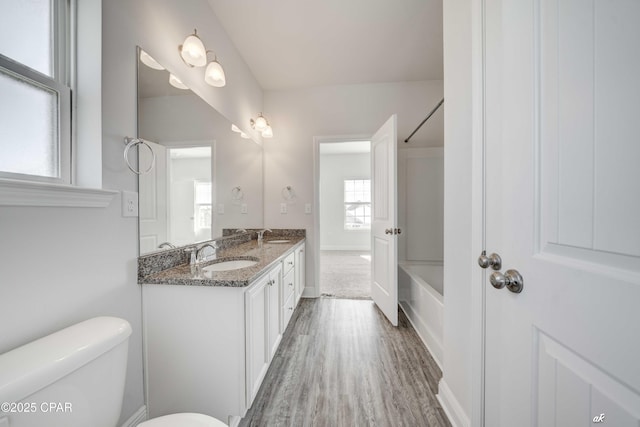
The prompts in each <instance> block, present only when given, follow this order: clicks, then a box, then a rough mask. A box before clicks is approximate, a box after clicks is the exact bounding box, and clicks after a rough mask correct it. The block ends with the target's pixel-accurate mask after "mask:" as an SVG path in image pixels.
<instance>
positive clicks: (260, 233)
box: [258, 228, 273, 243]
mask: <svg viewBox="0 0 640 427" xmlns="http://www.w3.org/2000/svg"><path fill="white" fill-rule="evenodd" d="M267 231H268V232H269V233H273V231H271V229H269V228H265V229H264V230H260V231H258V243H260V242H262V238H263V237H264V233H266V232H267Z"/></svg>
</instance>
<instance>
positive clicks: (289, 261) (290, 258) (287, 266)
mask: <svg viewBox="0 0 640 427" xmlns="http://www.w3.org/2000/svg"><path fill="white" fill-rule="evenodd" d="M295 263H296V254H295V252H291V253H290V254H289V255H287V257H286V258H285V259H284V266H283V267H284V269H283V270H282V271H283V273H284V274H287V273H288V272H289V271H290V270H291V269H293V266H294V264H295Z"/></svg>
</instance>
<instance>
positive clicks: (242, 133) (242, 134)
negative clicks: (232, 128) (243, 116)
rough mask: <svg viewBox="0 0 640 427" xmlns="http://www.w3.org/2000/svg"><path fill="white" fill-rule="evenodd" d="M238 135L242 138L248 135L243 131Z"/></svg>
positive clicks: (247, 137)
mask: <svg viewBox="0 0 640 427" xmlns="http://www.w3.org/2000/svg"><path fill="white" fill-rule="evenodd" d="M240 137H242V138H244V139H249V135H247V134H246V133H244V132H240Z"/></svg>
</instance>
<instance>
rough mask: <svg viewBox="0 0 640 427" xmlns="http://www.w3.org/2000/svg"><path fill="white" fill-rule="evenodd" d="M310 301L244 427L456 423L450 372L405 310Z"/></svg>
mask: <svg viewBox="0 0 640 427" xmlns="http://www.w3.org/2000/svg"><path fill="white" fill-rule="evenodd" d="M399 323H400V324H399V326H398V327H397V328H394V327H393V326H391V324H390V323H389V322H388V321H387V320H386V319H385V318H384V315H383V314H382V313H381V312H380V311H379V310H378V308H377V307H376V306H375V305H374V303H373V302H372V301H367V300H348V299H330V298H319V299H302V300H301V301H300V305H299V307H298V308H297V310H296V312H295V313H294V316H293V318H292V319H291V322H290V324H289V327H288V328H287V330H286V331H285V334H284V336H283V338H282V343H281V344H280V348H279V349H278V351H277V353H276V355H275V357H274V360H273V362H272V363H271V366H270V368H269V371H268V372H267V375H266V377H265V379H264V382H263V384H262V387H261V388H260V391H259V392H258V395H257V396H256V399H255V401H254V403H253V406H252V407H251V408H250V409H249V411H248V412H247V415H246V416H245V418H244V419H243V420H242V421H241V423H240V425H241V426H332V427H334V426H393V427H396V426H412V427H413V426H438V427H439V426H450V425H451V424H450V423H449V421H448V420H447V417H446V415H445V414H444V412H443V410H442V408H441V407H440V404H439V403H438V401H437V399H436V397H435V393H436V392H437V386H438V381H439V380H440V377H441V375H442V373H441V372H440V369H439V368H438V366H437V365H436V364H435V362H434V361H433V359H432V358H431V355H430V354H429V353H428V351H427V350H426V348H425V347H424V345H423V344H422V342H421V341H420V339H419V338H418V336H417V335H416V332H415V331H414V329H413V327H412V326H411V324H410V323H409V322H408V321H407V319H406V317H405V316H404V314H403V313H402V312H400V316H399Z"/></svg>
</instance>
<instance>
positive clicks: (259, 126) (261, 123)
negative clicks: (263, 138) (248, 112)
mask: <svg viewBox="0 0 640 427" xmlns="http://www.w3.org/2000/svg"><path fill="white" fill-rule="evenodd" d="M249 124H250V125H251V128H252V129H255V130H257V131H259V132H262V131H263V130H265V129H266V128H267V126H269V122H267V119H265V118H264V116H263V115H262V113H260V114H258V117H256V119H255V120H254V119H251V120H249Z"/></svg>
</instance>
